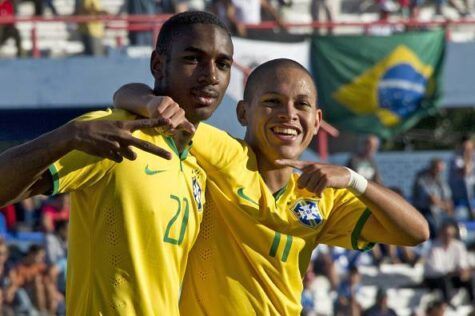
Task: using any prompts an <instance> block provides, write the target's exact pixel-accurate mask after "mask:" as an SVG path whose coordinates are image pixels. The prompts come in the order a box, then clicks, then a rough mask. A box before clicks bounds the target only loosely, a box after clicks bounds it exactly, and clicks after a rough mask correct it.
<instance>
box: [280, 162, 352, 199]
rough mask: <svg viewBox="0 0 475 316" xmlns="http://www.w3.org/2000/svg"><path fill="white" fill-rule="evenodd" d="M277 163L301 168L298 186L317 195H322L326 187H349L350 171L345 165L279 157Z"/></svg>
mask: <svg viewBox="0 0 475 316" xmlns="http://www.w3.org/2000/svg"><path fill="white" fill-rule="evenodd" d="M276 163H277V164H278V165H281V166H287V167H292V168H296V169H299V170H301V171H302V174H301V176H300V178H299V180H298V182H297V184H298V186H299V187H300V188H305V189H307V190H308V191H310V192H313V193H315V194H316V195H317V196H321V195H322V192H323V190H324V189H325V188H335V189H341V188H347V187H348V184H349V182H350V171H348V169H346V168H345V167H341V166H335V165H329V164H324V163H318V162H310V161H300V160H292V159H279V160H276Z"/></svg>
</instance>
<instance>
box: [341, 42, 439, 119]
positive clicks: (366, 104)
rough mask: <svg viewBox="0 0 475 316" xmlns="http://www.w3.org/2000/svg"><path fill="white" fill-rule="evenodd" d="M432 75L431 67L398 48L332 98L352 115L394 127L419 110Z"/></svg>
mask: <svg viewBox="0 0 475 316" xmlns="http://www.w3.org/2000/svg"><path fill="white" fill-rule="evenodd" d="M432 73H433V68H432V67H431V66H430V65H425V64H423V63H422V62H421V61H420V59H419V58H418V57H417V55H416V54H415V53H414V52H413V51H411V50H410V49H409V48H408V47H407V46H405V45H399V46H397V47H396V48H395V49H394V50H393V51H392V52H391V53H390V54H389V55H388V56H386V57H385V58H383V59H382V60H381V61H379V62H378V63H377V64H376V65H375V66H374V67H373V68H371V69H369V70H367V71H365V72H364V73H363V74H361V75H360V76H358V77H356V78H355V79H354V80H353V81H352V82H351V83H348V84H345V85H343V86H341V87H340V88H339V89H338V90H336V91H335V92H334V93H333V95H332V96H333V98H334V99H336V100H337V101H338V102H339V103H341V104H343V105H344V106H345V107H347V108H348V109H349V110H350V111H352V112H353V113H356V114H358V115H376V116H377V117H378V119H379V120H380V122H381V123H382V124H383V125H385V126H394V125H396V124H398V123H399V122H400V121H401V119H403V118H405V117H407V116H409V115H410V114H412V113H414V112H415V111H417V110H418V109H419V107H420V105H421V102H422V100H423V98H424V96H425V95H426V91H427V83H428V80H429V78H430V76H431V75H432Z"/></svg>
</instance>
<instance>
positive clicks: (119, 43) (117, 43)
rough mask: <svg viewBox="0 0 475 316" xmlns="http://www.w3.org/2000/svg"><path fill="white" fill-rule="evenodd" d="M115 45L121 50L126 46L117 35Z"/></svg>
mask: <svg viewBox="0 0 475 316" xmlns="http://www.w3.org/2000/svg"><path fill="white" fill-rule="evenodd" d="M115 44H116V45H117V47H118V48H121V47H122V46H124V43H123V42H122V36H120V35H117V36H116V37H115Z"/></svg>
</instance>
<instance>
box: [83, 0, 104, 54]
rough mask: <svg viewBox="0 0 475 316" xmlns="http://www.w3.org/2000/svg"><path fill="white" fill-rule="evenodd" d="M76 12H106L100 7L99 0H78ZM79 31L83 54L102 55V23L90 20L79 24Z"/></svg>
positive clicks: (89, 14) (94, 14)
mask: <svg viewBox="0 0 475 316" xmlns="http://www.w3.org/2000/svg"><path fill="white" fill-rule="evenodd" d="M79 1H80V2H79V3H78V7H77V12H76V14H78V15H88V16H101V15H106V14H107V12H105V11H103V10H102V9H101V4H100V0H79ZM79 33H80V34H81V41H82V43H83V45H84V55H94V56H102V55H104V45H103V43H102V39H103V37H104V23H103V22H98V21H91V22H85V23H80V24H79Z"/></svg>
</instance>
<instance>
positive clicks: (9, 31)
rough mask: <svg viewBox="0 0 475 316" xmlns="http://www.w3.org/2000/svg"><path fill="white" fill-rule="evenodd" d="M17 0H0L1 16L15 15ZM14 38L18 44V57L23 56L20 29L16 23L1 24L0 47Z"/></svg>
mask: <svg viewBox="0 0 475 316" xmlns="http://www.w3.org/2000/svg"><path fill="white" fill-rule="evenodd" d="M14 1H15V0H0V17H15V4H14ZM9 38H13V40H14V41H15V45H16V55H17V57H23V56H24V52H23V48H22V45H21V36H20V31H18V29H17V28H16V26H15V23H6V24H0V47H1V46H3V44H5V42H6V41H7V40H8V39H9Z"/></svg>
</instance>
